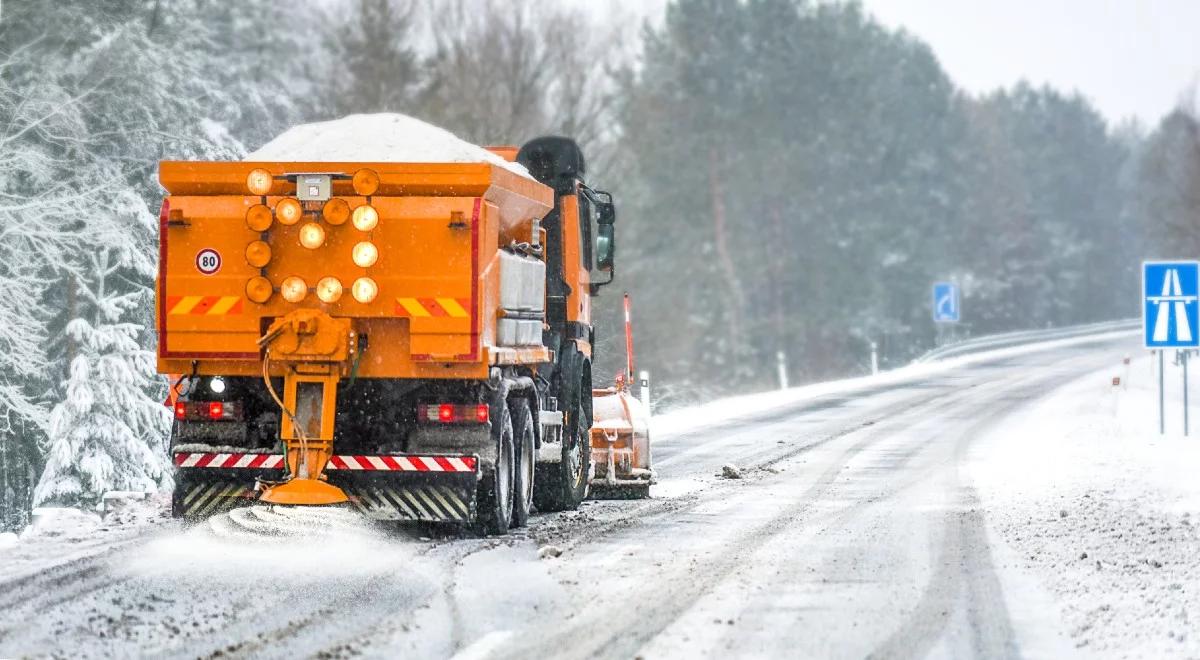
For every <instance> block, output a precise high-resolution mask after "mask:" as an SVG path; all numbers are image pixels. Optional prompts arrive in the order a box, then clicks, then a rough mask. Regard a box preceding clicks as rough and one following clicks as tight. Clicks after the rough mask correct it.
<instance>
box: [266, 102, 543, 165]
mask: <svg viewBox="0 0 1200 660" xmlns="http://www.w3.org/2000/svg"><path fill="white" fill-rule="evenodd" d="M245 160H247V161H264V162H265V161H301V162H317V163H330V162H365V163H492V164H494V165H499V166H501V167H503V168H505V169H507V170H509V171H512V172H515V173H517V174H520V175H521V176H524V177H529V171H528V170H526V169H525V168H524V167H523V166H521V165H518V164H517V163H510V162H508V161H506V160H504V159H503V158H501V157H500V156H497V155H496V154H494V153H492V152H490V151H488V150H487V149H484V148H482V147H478V146H476V145H473V144H471V143H470V142H466V141H464V140H461V139H459V138H458V137H457V136H456V135H454V134H453V133H451V132H449V131H447V130H445V129H442V128H438V127H437V126H433V125H432V124H427V123H425V122H423V121H421V120H420V119H416V118H414V117H409V116H408V115H402V114H397V113H388V112H384V113H379V114H372V115H349V116H347V117H342V118H341V119H334V120H332V121H322V122H316V123H313V124H301V125H299V126H295V127H292V128H290V129H288V130H287V131H285V132H284V133H283V134H282V135H280V136H279V137H277V138H275V139H274V140H271V141H270V142H268V143H266V144H265V145H263V146H261V147H259V148H258V150H257V151H254V152H252V153H250V154H249V155H247V156H246V158H245Z"/></svg>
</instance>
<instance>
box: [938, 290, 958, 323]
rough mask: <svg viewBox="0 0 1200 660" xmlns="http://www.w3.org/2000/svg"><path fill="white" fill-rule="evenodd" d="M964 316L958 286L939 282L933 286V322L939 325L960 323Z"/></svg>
mask: <svg viewBox="0 0 1200 660" xmlns="http://www.w3.org/2000/svg"><path fill="white" fill-rule="evenodd" d="M961 316H962V310H961V308H960V304H959V297H958V285H957V284H954V283H952V282H938V283H936V284H934V285H933V320H934V321H936V322H938V323H958V321H959V319H960V317H961Z"/></svg>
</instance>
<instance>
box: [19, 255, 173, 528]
mask: <svg viewBox="0 0 1200 660" xmlns="http://www.w3.org/2000/svg"><path fill="white" fill-rule="evenodd" d="M123 252H124V253H123ZM130 258H131V254H130V253H129V252H128V251H121V250H118V249H113V248H100V249H97V250H96V251H95V252H94V253H93V254H91V255H90V261H91V263H90V264H89V266H90V267H89V275H90V276H91V277H90V280H89V281H88V282H87V284H86V285H85V286H83V287H82V291H83V292H84V294H85V295H86V296H87V297H88V298H89V299H91V301H92V303H93V304H94V309H95V314H94V316H93V317H92V318H91V319H84V318H76V319H73V320H72V321H71V322H70V323H68V324H67V329H66V331H67V334H68V335H69V336H70V337H71V339H72V340H73V341H74V343H75V345H76V346H77V347H78V354H77V355H76V356H75V358H74V359H73V360H71V367H70V369H71V373H70V378H69V379H68V380H67V383H66V388H65V389H66V397H65V398H64V399H63V400H62V401H61V402H59V403H58V405H56V406H55V407H54V411H53V412H52V414H51V416H50V452H49V457H48V460H47V463H46V469H45V471H44V472H43V474H42V478H41V480H40V481H39V482H38V485H37V489H36V491H35V494H34V498H35V501H36V502H37V503H40V504H45V503H53V504H57V505H74V506H80V505H86V506H91V505H94V504H96V503H97V502H98V501H99V498H100V496H101V495H103V493H104V492H105V491H108V490H155V489H157V488H166V487H168V486H169V485H170V472H169V468H170V465H169V462H168V460H167V452H166V450H167V446H166V437H167V436H166V434H167V430H168V428H169V425H170V415H169V411H168V410H167V409H166V408H165V407H164V406H163V405H162V404H161V403H160V402H158V401H156V400H154V399H153V398H151V397H149V396H147V393H148V392H151V391H154V390H161V387H160V386H159V383H160V378H159V377H158V375H157V374H156V372H155V361H154V353H153V352H152V351H150V350H147V349H146V348H143V346H142V345H141V344H140V343H139V336H140V335H141V334H142V333H143V331H144V328H143V327H142V326H140V325H138V324H136V323H128V322H124V321H122V319H123V318H125V317H126V316H128V315H129V314H130V313H131V312H133V311H134V310H137V309H140V308H141V307H142V306H144V305H145V304H146V302H147V301H146V299H145V298H146V297H145V295H144V294H143V293H142V292H141V291H136V290H134V291H129V292H125V293H121V292H117V291H112V290H111V289H109V288H108V287H107V286H106V282H107V280H108V278H110V277H111V276H113V275H114V274H116V273H117V272H119V271H120V270H121V269H122V268H129V267H131V266H133V265H134V264H131V263H129V262H128V260H129V259H130Z"/></svg>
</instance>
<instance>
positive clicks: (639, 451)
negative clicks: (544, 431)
mask: <svg viewBox="0 0 1200 660" xmlns="http://www.w3.org/2000/svg"><path fill="white" fill-rule="evenodd" d="M591 445H592V465H593V466H594V468H595V472H594V475H593V477H592V481H591V491H592V494H593V496H594V497H597V498H600V499H628V498H643V497H649V496H650V484H651V483H653V479H654V473H653V471H652V470H651V466H650V428H649V415H647V414H646V411H645V407H644V406H643V405H642V402H641V401H639V400H637V399H636V398H634V397H633V395H631V394H630V393H629V391H628V389H626V388H625V387H624V384H623V382H621V381H618V384H617V387H612V388H609V389H604V390H593V391H592V437H591Z"/></svg>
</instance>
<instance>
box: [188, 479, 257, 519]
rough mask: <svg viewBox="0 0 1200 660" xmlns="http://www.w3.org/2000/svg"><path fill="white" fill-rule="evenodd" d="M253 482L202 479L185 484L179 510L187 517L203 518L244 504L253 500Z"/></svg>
mask: <svg viewBox="0 0 1200 660" xmlns="http://www.w3.org/2000/svg"><path fill="white" fill-rule="evenodd" d="M254 497H255V493H254V488H253V484H246V483H245V482H240V481H204V482H199V483H195V484H192V485H190V486H185V487H184V490H183V494H182V498H181V499H180V500H179V502H180V512H181V513H182V514H183V515H184V516H185V517H187V518H204V517H207V516H211V515H213V514H214V513H220V512H222V511H228V510H230V509H232V508H234V507H238V506H245V505H246V504H249V503H250V502H252V501H253V500H254Z"/></svg>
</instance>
